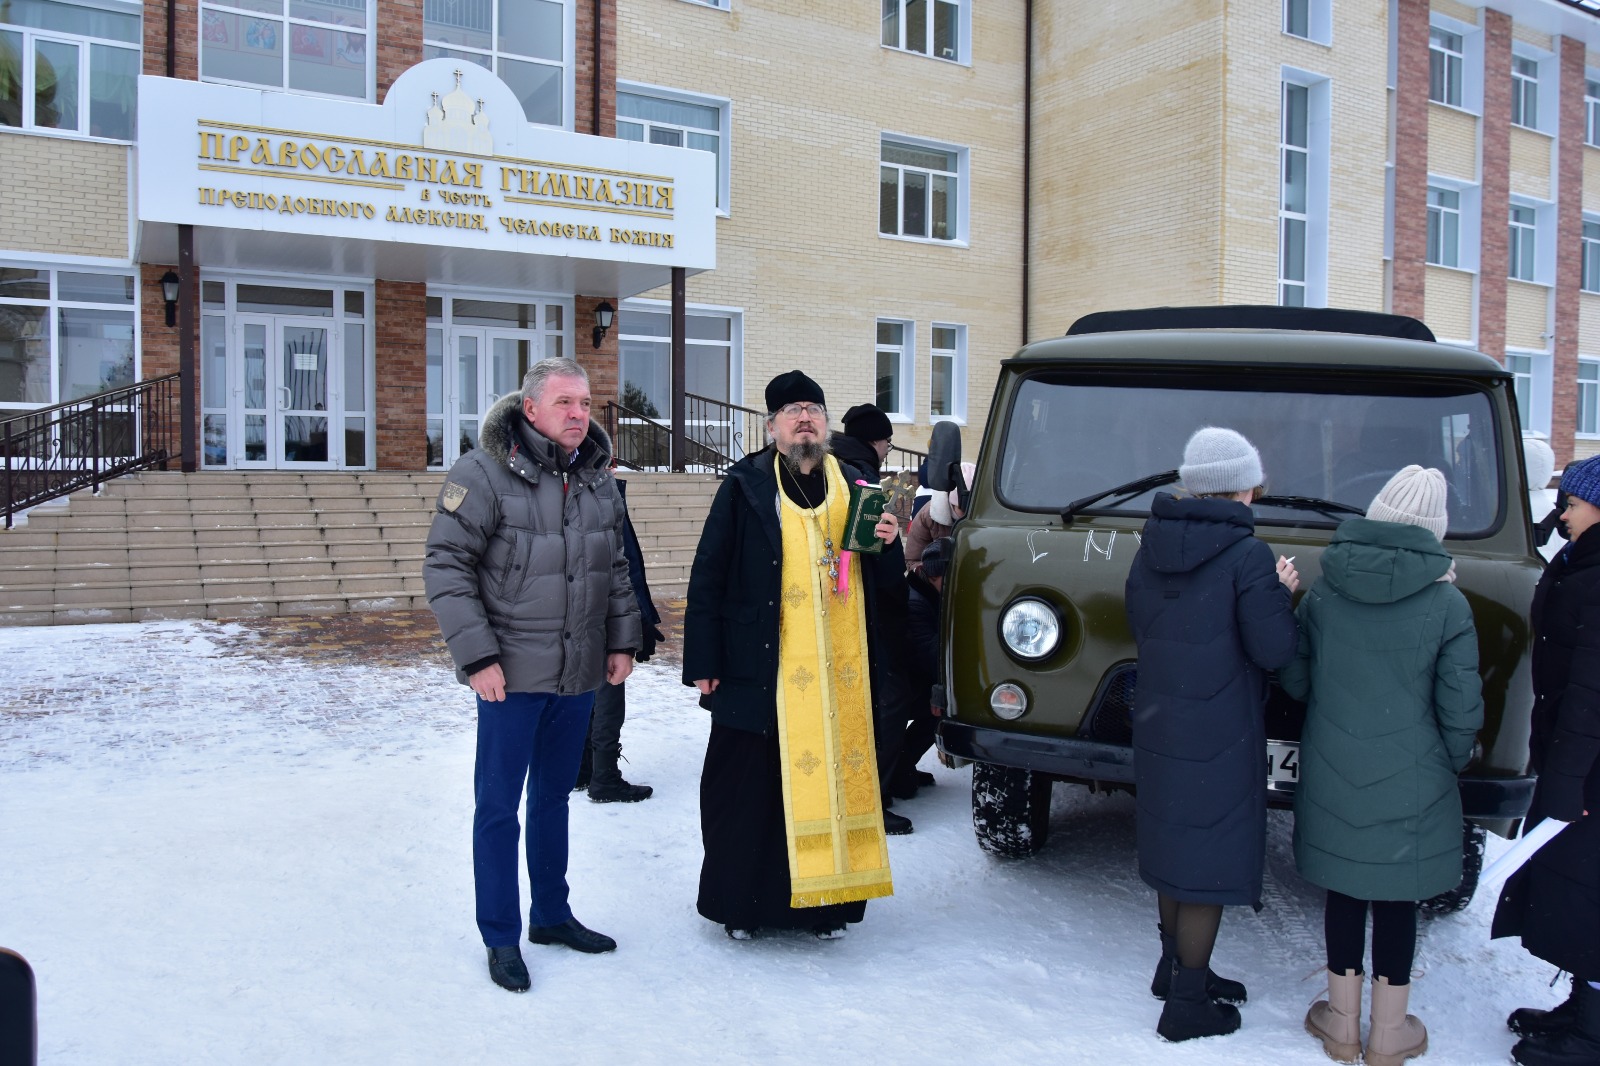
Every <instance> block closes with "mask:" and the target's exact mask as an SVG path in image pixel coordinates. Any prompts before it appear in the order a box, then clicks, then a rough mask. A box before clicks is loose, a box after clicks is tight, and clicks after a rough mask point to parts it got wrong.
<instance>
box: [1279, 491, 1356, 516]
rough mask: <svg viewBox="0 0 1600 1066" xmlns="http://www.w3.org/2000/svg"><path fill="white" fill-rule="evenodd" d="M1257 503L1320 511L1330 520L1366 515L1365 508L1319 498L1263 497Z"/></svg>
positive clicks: (1296, 509) (1298, 509)
mask: <svg viewBox="0 0 1600 1066" xmlns="http://www.w3.org/2000/svg"><path fill="white" fill-rule="evenodd" d="M1256 502H1257V503H1263V504H1266V505H1267V506H1268V507H1287V508H1289V509H1290V510H1295V511H1320V512H1321V513H1322V514H1325V515H1327V516H1328V517H1329V518H1334V517H1337V516H1338V515H1342V514H1352V515H1364V514H1366V513H1367V511H1366V508H1364V507H1352V506H1351V505H1350V504H1348V503H1340V502H1339V501H1338V500H1324V499H1322V498H1321V497H1318V496H1263V497H1261V498H1260V499H1259V500H1257V501H1256Z"/></svg>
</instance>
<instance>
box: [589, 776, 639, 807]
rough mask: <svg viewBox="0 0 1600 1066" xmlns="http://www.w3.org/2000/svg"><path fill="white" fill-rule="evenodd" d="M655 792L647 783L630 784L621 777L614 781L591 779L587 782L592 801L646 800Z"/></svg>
mask: <svg viewBox="0 0 1600 1066" xmlns="http://www.w3.org/2000/svg"><path fill="white" fill-rule="evenodd" d="M654 793H655V789H653V788H651V787H650V786H649V785H630V784H628V782H626V781H624V780H623V779H622V778H620V777H619V778H617V780H616V781H615V782H614V783H610V784H607V783H604V782H600V781H592V782H590V783H589V799H590V801H591V802H594V803H638V802H639V801H640V800H647V799H649V798H650V797H651V796H652V795H653V794H654Z"/></svg>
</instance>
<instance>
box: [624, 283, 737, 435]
mask: <svg viewBox="0 0 1600 1066" xmlns="http://www.w3.org/2000/svg"><path fill="white" fill-rule="evenodd" d="M620 310H622V311H649V312H652V313H656V314H659V313H661V312H667V313H668V314H669V315H670V313H671V311H672V301H671V300H651V299H646V298H644V297H640V296H634V297H629V298H628V299H626V300H623V301H622V304H621V307H620ZM683 313H684V315H685V316H687V317H694V316H696V315H699V316H702V317H705V318H726V319H728V320H729V322H730V325H729V328H728V335H729V337H730V338H732V342H733V344H732V348H731V349H730V350H729V352H728V402H729V403H732V404H742V403H744V308H742V307H732V306H724V305H722V304H685V305H684V308H683ZM670 328H671V325H670V324H669V325H668V329H670ZM617 336H618V337H619V338H620V337H621V336H622V334H621V333H618V334H617ZM641 339H644V340H650V341H671V339H672V338H671V337H670V336H668V337H647V338H641ZM684 343H685V344H710V343H713V342H711V341H690V340H689V339H688V338H685V339H684ZM621 373H622V367H621V365H620V364H619V365H618V367H617V374H618V379H617V387H618V389H621V387H622V380H621ZM753 443H754V445H755V447H760V446H761V442H759V441H756V442H753Z"/></svg>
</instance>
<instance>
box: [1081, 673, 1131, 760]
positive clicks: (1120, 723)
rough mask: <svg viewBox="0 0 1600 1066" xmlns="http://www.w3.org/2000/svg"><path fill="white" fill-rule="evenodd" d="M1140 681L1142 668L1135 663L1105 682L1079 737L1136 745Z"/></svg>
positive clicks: (1112, 674)
mask: <svg viewBox="0 0 1600 1066" xmlns="http://www.w3.org/2000/svg"><path fill="white" fill-rule="evenodd" d="M1138 680H1139V668H1138V667H1137V666H1136V665H1135V664H1133V663H1128V664H1127V665H1126V666H1122V667H1118V668H1117V669H1116V670H1113V671H1112V672H1111V674H1110V675H1109V676H1107V678H1106V679H1105V680H1104V681H1103V682H1101V684H1100V691H1099V692H1098V693H1096V694H1095V700H1094V705H1093V706H1092V707H1090V708H1089V714H1088V716H1087V717H1086V718H1085V719H1084V723H1083V725H1082V726H1081V727H1080V728H1079V729H1078V734H1079V735H1080V736H1085V737H1088V738H1089V739H1091V740H1099V741H1103V742H1105V743H1107V744H1132V743H1133V690H1134V686H1135V685H1136V684H1137V682H1138Z"/></svg>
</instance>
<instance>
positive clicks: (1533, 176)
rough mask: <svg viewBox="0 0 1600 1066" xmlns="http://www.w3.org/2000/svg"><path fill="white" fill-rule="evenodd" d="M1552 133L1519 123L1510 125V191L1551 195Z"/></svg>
mask: <svg viewBox="0 0 1600 1066" xmlns="http://www.w3.org/2000/svg"><path fill="white" fill-rule="evenodd" d="M1554 144H1555V139H1554V138H1553V137H1548V136H1546V135H1545V134H1543V133H1535V132H1534V131H1533V130H1525V129H1523V128H1522V127H1520V126H1512V127H1511V192H1512V193H1513V194H1514V195H1517V196H1531V197H1533V198H1534V199H1536V200H1549V199H1552V198H1553V197H1552V193H1551V188H1550V151H1551V148H1552V146H1553V145H1554Z"/></svg>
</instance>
